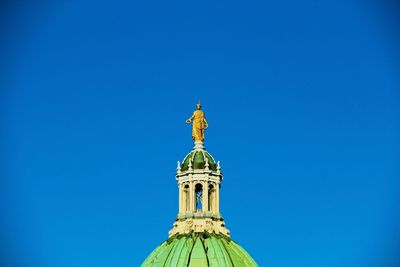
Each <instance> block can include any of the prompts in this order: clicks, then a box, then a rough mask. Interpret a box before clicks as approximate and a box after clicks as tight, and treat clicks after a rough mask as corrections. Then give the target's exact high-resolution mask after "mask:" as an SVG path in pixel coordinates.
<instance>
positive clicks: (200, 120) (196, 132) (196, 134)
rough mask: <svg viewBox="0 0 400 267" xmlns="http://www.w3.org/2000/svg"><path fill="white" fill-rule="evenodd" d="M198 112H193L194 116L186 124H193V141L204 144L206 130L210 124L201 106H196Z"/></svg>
mask: <svg viewBox="0 0 400 267" xmlns="http://www.w3.org/2000/svg"><path fill="white" fill-rule="evenodd" d="M196 107H197V110H196V111H195V112H193V115H192V116H191V117H190V118H189V119H187V120H186V123H191V122H193V125H192V138H193V140H194V141H195V142H196V141H200V142H203V141H204V130H205V129H207V128H208V122H207V120H206V118H205V116H204V112H203V111H202V110H201V105H200V104H197V105H196Z"/></svg>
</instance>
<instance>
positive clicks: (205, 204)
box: [202, 182, 208, 212]
mask: <svg viewBox="0 0 400 267" xmlns="http://www.w3.org/2000/svg"><path fill="white" fill-rule="evenodd" d="M202 206H203V212H207V211H208V183H207V182H204V183H203V205H202Z"/></svg>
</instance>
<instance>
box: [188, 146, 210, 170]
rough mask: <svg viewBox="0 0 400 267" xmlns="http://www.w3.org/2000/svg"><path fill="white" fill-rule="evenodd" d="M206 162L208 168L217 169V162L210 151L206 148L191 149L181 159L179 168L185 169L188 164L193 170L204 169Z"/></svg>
mask: <svg viewBox="0 0 400 267" xmlns="http://www.w3.org/2000/svg"><path fill="white" fill-rule="evenodd" d="M207 163H208V168H209V169H210V170H213V171H216V170H217V164H216V163H215V160H214V158H213V157H212V156H211V154H210V153H208V152H207V151H206V150H193V151H191V152H190V153H189V154H188V155H187V156H186V157H185V159H184V160H183V162H182V169H181V170H182V171H187V170H188V169H189V165H190V164H191V166H192V169H194V170H196V169H205V168H206V164H207Z"/></svg>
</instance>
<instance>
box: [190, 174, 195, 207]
mask: <svg viewBox="0 0 400 267" xmlns="http://www.w3.org/2000/svg"><path fill="white" fill-rule="evenodd" d="M194 189H195V188H194V183H193V181H191V182H190V188H189V190H190V194H189V195H190V211H191V212H195V211H196V194H195V192H194Z"/></svg>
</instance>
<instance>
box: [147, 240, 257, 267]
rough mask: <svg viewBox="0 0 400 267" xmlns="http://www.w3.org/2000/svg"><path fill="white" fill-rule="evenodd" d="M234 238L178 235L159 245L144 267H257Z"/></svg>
mask: <svg viewBox="0 0 400 267" xmlns="http://www.w3.org/2000/svg"><path fill="white" fill-rule="evenodd" d="M257 266H258V265H257V264H256V262H255V261H254V260H253V259H252V258H251V256H250V255H249V254H248V253H247V252H246V251H245V250H244V249H243V248H242V247H241V246H239V245H238V244H236V243H235V242H234V241H232V240H231V239H229V238H227V237H225V236H223V235H216V234H206V233H193V234H189V235H181V236H180V235H175V236H173V237H171V238H169V239H168V240H167V241H165V242H164V243H162V244H161V245H160V246H158V247H157V248H156V249H155V250H154V251H153V252H152V253H151V254H150V255H149V256H148V257H147V259H146V260H145V261H144V262H143V264H142V267H257Z"/></svg>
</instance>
